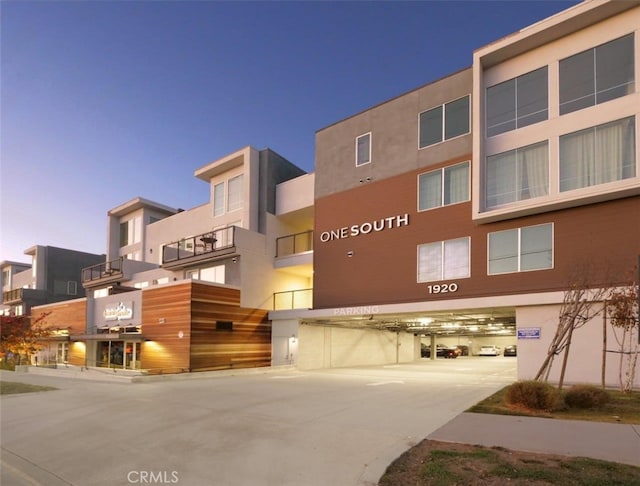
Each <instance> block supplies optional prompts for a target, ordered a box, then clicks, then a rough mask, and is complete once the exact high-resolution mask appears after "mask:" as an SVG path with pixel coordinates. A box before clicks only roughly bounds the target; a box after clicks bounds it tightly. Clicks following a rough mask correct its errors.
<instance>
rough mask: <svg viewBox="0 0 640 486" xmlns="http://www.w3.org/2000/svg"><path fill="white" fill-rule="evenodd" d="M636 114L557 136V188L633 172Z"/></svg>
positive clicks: (614, 178) (566, 188)
mask: <svg viewBox="0 0 640 486" xmlns="http://www.w3.org/2000/svg"><path fill="white" fill-rule="evenodd" d="M635 152H636V148H635V117H633V116H632V117H629V118H623V119H622V120H617V121H614V122H611V123H605V124H604V125H598V126H596V127H592V128H588V129H586V130H580V131H578V132H574V133H569V134H567V135H563V136H561V137H560V191H561V192H562V191H570V190H573V189H579V188H582V187H589V186H595V185H598V184H604V183H607V182H613V181H619V180H623V179H629V178H630V177H635V175H636V160H635V158H636V157H635Z"/></svg>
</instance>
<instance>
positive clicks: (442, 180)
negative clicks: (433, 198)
mask: <svg viewBox="0 0 640 486" xmlns="http://www.w3.org/2000/svg"><path fill="white" fill-rule="evenodd" d="M465 164H466V166H467V198H466V199H464V200H461V201H456V202H453V203H445V200H446V197H445V192H446V191H445V189H446V187H445V173H446V171H447V170H450V169H453V168H454V167H458V166H461V165H465ZM436 172H440V188H441V192H440V204H439V205H438V206H434V207H432V208H424V209H420V178H421V177H422V176H424V175H428V174H433V173H436ZM470 200H471V162H470V161H469V160H465V161H464V162H460V163H457V164H453V165H448V166H446V167H441V168H440V169H436V170H430V171H427V172H422V173H420V174H418V197H417V202H418V212H423V211H432V210H434V209H439V208H443V207H446V206H453V205H456V204H461V203H464V202H468V201H470Z"/></svg>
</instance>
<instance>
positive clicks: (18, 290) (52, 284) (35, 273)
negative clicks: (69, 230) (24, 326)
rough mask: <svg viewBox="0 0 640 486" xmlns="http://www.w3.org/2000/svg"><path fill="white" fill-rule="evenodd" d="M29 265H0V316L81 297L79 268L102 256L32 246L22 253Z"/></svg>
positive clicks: (102, 258)
mask: <svg viewBox="0 0 640 486" xmlns="http://www.w3.org/2000/svg"><path fill="white" fill-rule="evenodd" d="M24 254H25V255H27V256H29V257H30V258H31V263H30V264H29V263H19V262H11V261H3V262H0V270H2V274H1V276H0V278H1V279H2V281H1V282H0V285H1V286H2V310H1V311H0V314H2V315H16V316H21V315H29V314H30V313H31V308H32V307H34V306H37V305H42V304H48V303H52V302H60V301H63V300H70V299H76V298H78V297H83V296H84V288H83V287H82V284H81V273H82V269H83V268H85V267H87V266H89V265H93V264H95V263H97V262H100V261H103V260H104V255H96V254H93V253H85V252H81V251H76V250H69V249H65V248H57V247H54V246H43V245H36V246H33V247H31V248H28V249H27V250H25V252H24Z"/></svg>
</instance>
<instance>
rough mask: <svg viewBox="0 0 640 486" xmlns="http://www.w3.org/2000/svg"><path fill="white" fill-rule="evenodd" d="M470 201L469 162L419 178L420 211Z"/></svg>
mask: <svg viewBox="0 0 640 486" xmlns="http://www.w3.org/2000/svg"><path fill="white" fill-rule="evenodd" d="M468 200H469V162H463V163H462V164H456V165H452V166H451V167H444V168H443V169H438V170H434V171H431V172H426V173H424V174H420V175H419V176H418V210H419V211H424V210H425V209H433V208H439V207H441V206H447V205H449V204H455V203H459V202H463V201H468Z"/></svg>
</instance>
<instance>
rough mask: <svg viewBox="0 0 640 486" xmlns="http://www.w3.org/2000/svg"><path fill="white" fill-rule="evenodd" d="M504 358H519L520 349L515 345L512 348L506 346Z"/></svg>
mask: <svg viewBox="0 0 640 486" xmlns="http://www.w3.org/2000/svg"><path fill="white" fill-rule="evenodd" d="M503 355H504V356H517V355H518V347H517V346H516V345H515V344H512V345H511V346H505V348H504V353H503Z"/></svg>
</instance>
